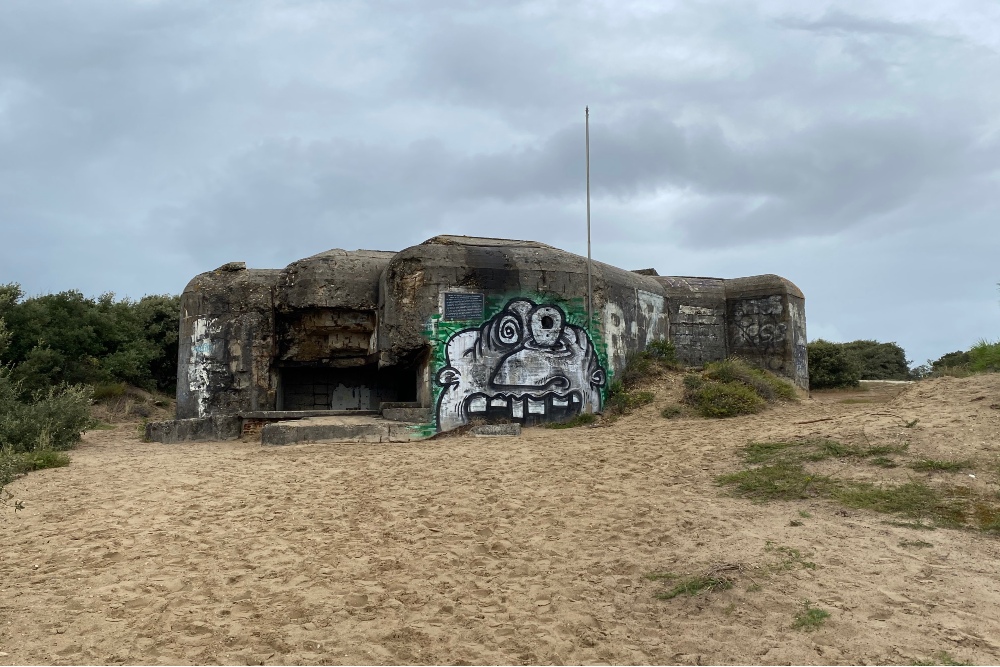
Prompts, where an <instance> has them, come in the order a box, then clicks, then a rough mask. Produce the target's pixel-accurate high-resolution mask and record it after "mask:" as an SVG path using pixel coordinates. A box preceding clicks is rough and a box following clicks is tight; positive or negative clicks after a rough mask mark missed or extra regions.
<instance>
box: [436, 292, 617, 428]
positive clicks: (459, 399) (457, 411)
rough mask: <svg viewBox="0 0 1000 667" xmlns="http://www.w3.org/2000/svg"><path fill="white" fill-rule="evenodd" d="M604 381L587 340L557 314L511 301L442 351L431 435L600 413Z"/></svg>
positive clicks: (549, 307) (544, 306)
mask: <svg viewBox="0 0 1000 667" xmlns="http://www.w3.org/2000/svg"><path fill="white" fill-rule="evenodd" d="M607 379H608V378H607V370H606V369H605V368H604V367H603V366H602V364H601V360H600V355H599V354H598V350H597V349H596V347H595V345H594V342H593V340H592V339H591V337H590V335H589V334H588V333H587V331H586V329H584V328H583V327H581V326H578V325H576V324H573V323H571V322H569V321H568V318H567V316H566V313H565V311H564V310H563V309H562V308H560V307H559V306H557V305H555V304H551V303H546V304H538V303H536V302H535V301H532V300H530V299H526V298H517V299H511V300H510V301H508V302H507V303H506V305H505V306H503V308H502V309H501V310H499V312H497V313H496V314H495V315H493V316H492V317H490V318H489V319H487V320H486V321H485V322H483V323H482V324H481V325H479V326H478V327H474V328H466V329H462V330H459V331H456V332H455V333H453V334H452V335H451V336H450V337H449V338H448V339H447V342H446V343H445V344H444V359H443V365H442V367H441V368H440V369H439V370H438V371H437V374H436V383H437V385H438V387H439V388H440V395H439V396H438V401H437V415H436V416H437V428H438V430H440V431H447V430H450V429H453V428H455V427H457V426H462V425H463V424H467V423H468V422H469V420H470V419H472V418H474V417H482V418H485V419H504V418H506V419H510V420H512V421H518V422H533V421H563V420H565V419H568V418H570V417H572V416H574V415H577V414H580V413H581V412H599V411H600V409H601V391H602V388H603V387H604V386H605V385H606V384H607Z"/></svg>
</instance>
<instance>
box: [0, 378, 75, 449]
mask: <svg viewBox="0 0 1000 667" xmlns="http://www.w3.org/2000/svg"><path fill="white" fill-rule="evenodd" d="M22 394H23V392H22V390H21V387H20V386H19V385H18V383H17V382H16V381H14V380H13V379H12V378H11V377H10V373H9V371H8V370H7V369H6V368H2V367H0V449H3V450H9V451H11V452H14V453H22V452H32V451H36V450H49V449H53V450H63V449H69V448H71V447H72V446H73V445H74V444H76V443H77V442H79V440H80V436H81V435H82V433H83V431H84V430H85V429H86V428H88V427H89V426H90V424H91V423H92V419H91V416H90V390H89V389H87V388H86V387H79V386H58V387H50V388H49V389H48V390H46V391H45V392H38V393H36V394H34V395H33V396H32V397H31V398H30V399H28V400H25V399H24V398H23V397H22Z"/></svg>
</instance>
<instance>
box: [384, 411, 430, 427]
mask: <svg viewBox="0 0 1000 667" xmlns="http://www.w3.org/2000/svg"><path fill="white" fill-rule="evenodd" d="M433 416H434V413H433V411H432V410H431V409H430V408H382V418H383V419H388V420H390V421H397V422H413V423H415V424H426V423H428V422H430V421H431V419H432V418H433Z"/></svg>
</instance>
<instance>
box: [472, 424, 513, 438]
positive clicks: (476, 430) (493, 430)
mask: <svg viewBox="0 0 1000 667" xmlns="http://www.w3.org/2000/svg"><path fill="white" fill-rule="evenodd" d="M472 435H474V436H476V437H477V438H493V437H497V436H505V435H506V436H518V435H521V425H520V424H517V423H512V424H483V425H482V426H475V427H473V429H472Z"/></svg>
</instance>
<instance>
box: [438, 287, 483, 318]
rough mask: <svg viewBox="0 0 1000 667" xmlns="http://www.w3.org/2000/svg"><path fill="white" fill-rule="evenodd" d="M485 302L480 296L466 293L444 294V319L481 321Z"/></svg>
mask: <svg viewBox="0 0 1000 667" xmlns="http://www.w3.org/2000/svg"><path fill="white" fill-rule="evenodd" d="M484 308H485V302H484V299H483V295H482V294H470V293H468V292H445V293H444V319H446V320H481V319H483V310H484Z"/></svg>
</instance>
